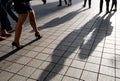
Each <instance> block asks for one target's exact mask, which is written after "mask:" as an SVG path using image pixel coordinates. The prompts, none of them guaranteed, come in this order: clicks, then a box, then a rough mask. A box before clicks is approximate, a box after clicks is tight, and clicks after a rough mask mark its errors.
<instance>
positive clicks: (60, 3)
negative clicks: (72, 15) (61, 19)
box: [57, 0, 67, 6]
mask: <svg viewBox="0 0 120 81" xmlns="http://www.w3.org/2000/svg"><path fill="white" fill-rule="evenodd" d="M64 2H65V5H67V0H64ZM57 6H62V0H59V5H57Z"/></svg>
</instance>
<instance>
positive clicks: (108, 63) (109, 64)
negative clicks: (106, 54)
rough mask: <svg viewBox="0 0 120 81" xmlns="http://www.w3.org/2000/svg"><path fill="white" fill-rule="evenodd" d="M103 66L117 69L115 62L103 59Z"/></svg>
mask: <svg viewBox="0 0 120 81" xmlns="http://www.w3.org/2000/svg"><path fill="white" fill-rule="evenodd" d="M101 65H104V66H110V67H115V60H113V59H103V58H102V62H101Z"/></svg>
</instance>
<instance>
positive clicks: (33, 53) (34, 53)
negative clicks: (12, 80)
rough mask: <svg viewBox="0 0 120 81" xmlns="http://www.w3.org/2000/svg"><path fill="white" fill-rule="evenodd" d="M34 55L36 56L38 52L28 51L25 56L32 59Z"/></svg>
mask: <svg viewBox="0 0 120 81" xmlns="http://www.w3.org/2000/svg"><path fill="white" fill-rule="evenodd" d="M36 55H38V52H35V51H29V52H28V53H27V54H26V55H25V56H28V57H31V58H34V57H35V56H36Z"/></svg>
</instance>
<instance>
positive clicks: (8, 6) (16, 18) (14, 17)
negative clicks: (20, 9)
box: [7, 2, 18, 22]
mask: <svg viewBox="0 0 120 81" xmlns="http://www.w3.org/2000/svg"><path fill="white" fill-rule="evenodd" d="M11 8H12V2H7V12H8V14H9V15H10V17H11V18H12V19H13V20H15V21H16V22H17V21H18V17H17V16H16V15H15V13H14V12H13V11H12V9H11Z"/></svg>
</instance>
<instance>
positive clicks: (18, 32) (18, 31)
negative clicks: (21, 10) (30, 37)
mask: <svg viewBox="0 0 120 81" xmlns="http://www.w3.org/2000/svg"><path fill="white" fill-rule="evenodd" d="M27 17H28V14H18V22H17V25H16V27H15V38H14V42H15V43H16V44H17V46H19V45H20V42H19V41H20V36H21V32H22V28H23V24H24V22H25V20H26V19H27Z"/></svg>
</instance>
